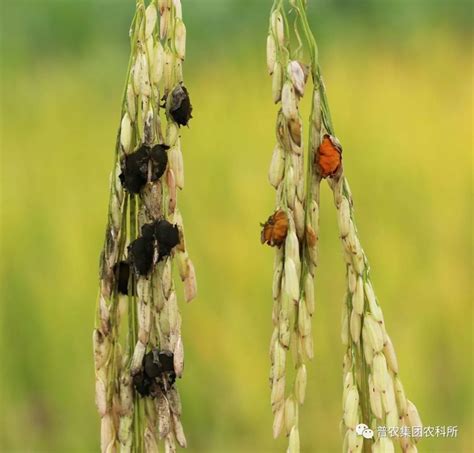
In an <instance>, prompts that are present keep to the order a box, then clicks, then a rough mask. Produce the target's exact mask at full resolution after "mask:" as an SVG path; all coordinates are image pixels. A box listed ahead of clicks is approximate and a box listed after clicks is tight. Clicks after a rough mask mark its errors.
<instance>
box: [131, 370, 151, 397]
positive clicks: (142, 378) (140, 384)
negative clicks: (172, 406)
mask: <svg viewBox="0 0 474 453" xmlns="http://www.w3.org/2000/svg"><path fill="white" fill-rule="evenodd" d="M133 385H134V387H135V390H136V391H137V392H138V393H139V394H140V395H141V396H148V395H150V391H151V387H152V380H151V379H149V378H148V377H147V376H146V375H145V373H143V371H140V372H139V373H137V374H135V375H134V376H133Z"/></svg>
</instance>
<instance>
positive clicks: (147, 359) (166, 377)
mask: <svg viewBox="0 0 474 453" xmlns="http://www.w3.org/2000/svg"><path fill="white" fill-rule="evenodd" d="M173 357H174V356H173V353H172V352H171V351H167V350H163V351H160V350H159V349H158V348H154V349H152V350H151V351H150V352H148V353H147V354H145V356H144V357H143V362H142V367H141V369H140V371H139V372H138V373H136V374H135V375H134V376H133V385H134V387H135V390H136V391H137V392H138V393H139V394H140V395H141V396H151V397H152V398H153V397H155V396H156V395H157V394H158V392H159V391H162V392H166V391H167V390H168V389H169V388H171V387H172V386H173V384H174V383H175V381H176V373H175V371H174V364H173Z"/></svg>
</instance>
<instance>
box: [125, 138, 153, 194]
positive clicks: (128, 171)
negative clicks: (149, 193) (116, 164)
mask: <svg viewBox="0 0 474 453" xmlns="http://www.w3.org/2000/svg"><path fill="white" fill-rule="evenodd" d="M149 159H150V157H149V152H148V147H147V146H146V145H142V146H141V147H140V148H138V150H137V151H135V152H134V153H132V154H130V155H128V156H126V157H125V160H124V161H123V163H122V173H121V175H120V181H121V182H122V185H123V186H124V187H125V189H126V190H128V191H129V192H130V193H139V192H140V189H141V188H142V187H143V186H144V185H145V184H146V182H147V176H148V161H149Z"/></svg>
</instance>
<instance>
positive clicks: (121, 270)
mask: <svg viewBox="0 0 474 453" xmlns="http://www.w3.org/2000/svg"><path fill="white" fill-rule="evenodd" d="M114 272H115V275H116V281H117V291H118V292H119V293H120V294H125V295H126V294H128V279H129V277H130V265H129V264H128V263H127V262H126V261H120V262H119V263H117V264H116V265H115V266H114Z"/></svg>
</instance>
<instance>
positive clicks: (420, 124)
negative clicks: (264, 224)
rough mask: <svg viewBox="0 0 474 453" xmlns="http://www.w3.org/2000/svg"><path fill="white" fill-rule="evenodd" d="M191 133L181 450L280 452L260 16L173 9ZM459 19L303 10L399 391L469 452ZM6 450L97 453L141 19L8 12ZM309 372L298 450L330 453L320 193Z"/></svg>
mask: <svg viewBox="0 0 474 453" xmlns="http://www.w3.org/2000/svg"><path fill="white" fill-rule="evenodd" d="M183 3H184V13H185V21H186V23H187V24H188V43H189V46H188V51H189V52H188V55H189V58H188V61H187V63H186V67H185V71H186V74H185V76H186V79H187V81H188V82H187V85H188V86H189V89H190V92H191V95H192V99H193V103H194V116H195V118H194V119H193V120H192V122H191V127H190V129H189V130H184V131H183V142H184V145H183V149H184V155H185V169H186V186H185V190H184V192H183V193H182V194H181V195H180V204H181V207H182V212H183V214H184V217H185V223H186V226H187V236H188V244H189V249H190V252H191V254H192V257H193V260H194V261H195V265H196V269H197V272H198V279H199V298H198V299H197V300H196V301H195V302H193V303H192V304H191V305H188V306H182V313H183V318H184V320H183V334H184V337H185V342H186V343H185V346H186V371H185V376H184V380H183V381H182V382H179V384H178V385H179V387H180V390H181V391H182V397H183V404H184V424H185V428H186V430H187V433H188V441H189V446H190V448H189V451H190V452H236V453H237V452H239V453H240V452H248V451H252V452H257V453H258V452H267V451H268V452H270V451H283V449H284V441H273V440H272V438H271V423H272V421H271V411H270V406H269V386H268V381H267V376H268V366H269V360H268V344H269V340H270V334H271V315H270V313H271V289H270V288H271V275H272V262H273V251H272V250H270V249H269V248H267V247H263V246H261V245H260V243H259V222H260V221H262V220H264V219H265V218H266V217H268V215H269V214H270V211H271V209H272V206H273V197H274V191H273V189H272V188H271V187H270V185H269V184H268V183H267V179H266V174H267V166H268V163H269V159H270V156H271V151H272V147H273V142H274V135H273V133H274V132H273V128H274V117H275V108H274V106H273V105H272V104H271V88H270V85H271V82H270V80H269V79H268V77H267V75H266V72H265V55H264V48H265V35H266V30H267V15H268V9H269V8H270V3H271V2H269V1H268V2H267V1H263V0H253V1H251V0H245V1H244V0H240V1H237V0H227V1H225V0H214V1H210V0H205V1H199V2H197V1H186V0H184V1H183ZM468 5H469V4H468V3H467V2H460V1H452V2H447V1H444V2H443V1H410V2H409V1H408V0H406V1H393V0H390V1H384V2H382V1H375V0H372V1H364V2H355V1H341V0H339V1H329V0H310V17H311V21H312V24H313V25H314V31H315V34H316V36H317V38H318V42H319V45H320V53H321V60H322V67H323V73H324V75H325V80H326V84H327V88H328V93H329V97H330V104H331V108H332V113H333V118H334V122H335V126H336V131H337V133H338V136H339V138H340V140H341V142H342V143H343V146H344V162H345V168H346V173H347V175H348V177H349V180H350V183H351V186H352V191H353V194H354V198H355V203H356V210H357V211H356V215H357V221H358V226H359V231H360V234H361V239H362V242H363V246H364V247H365V250H366V252H367V254H368V256H369V259H370V261H371V265H372V274H373V280H374V285H375V289H376V291H377V294H378V297H379V299H380V301H381V304H382V306H383V308H384V312H385V319H386V323H387V326H388V329H389V331H390V333H391V336H392V340H393V341H394V343H395V346H396V349H397V352H398V358H399V362H400V368H401V373H402V379H403V382H404V383H405V387H406V391H407V394H408V395H409V397H410V398H412V399H413V400H414V401H415V402H416V404H417V407H418V409H419V411H420V414H421V417H422V419H423V421H424V423H425V424H426V425H433V426H437V425H457V426H458V428H459V434H458V437H457V438H456V439H427V440H424V441H423V444H422V445H421V446H420V451H429V452H461V451H466V452H467V451H473V445H472V443H471V442H472V436H473V431H472V426H473V425H472V418H471V415H472V405H471V403H472V392H471V387H472V342H471V340H472V326H471V323H470V320H471V316H472V308H471V305H470V302H471V299H472V281H471V275H470V272H471V271H472V250H471V244H470V238H471V228H472V193H471V190H472V186H471V182H472V174H471V158H472V157H471V154H470V151H471V150H472V136H471V132H470V126H471V121H472V66H471V48H470V38H471V36H470V35H471V30H470V23H469V21H470V17H472V16H471V15H470V9H469V6H468ZM1 8H2V11H1V27H0V28H1V46H2V47H1V48H2V52H1V77H2V79H1V99H0V100H1V199H2V203H1V282H2V283H1V285H2V286H1V312H0V313H1V318H0V319H1V332H2V335H1V338H2V342H1V349H0V352H1V358H2V366H1V367H0V369H1V372H0V373H1V374H0V375H1V384H2V394H1V395H2V401H1V408H2V409H1V419H0V435H1V437H0V449H1V450H2V451H17V452H19V451H81V452H82V451H97V445H98V432H99V429H98V428H99V424H98V417H97V416H96V413H95V408H94V402H93V399H94V396H93V390H94V389H93V386H94V379H93V364H92V357H91V352H92V351H91V349H92V348H91V330H92V327H93V317H94V308H95V298H96V293H97V265H98V255H99V251H100V249H101V246H102V240H103V232H104V225H105V218H106V205H107V196H108V175H109V171H110V169H111V166H112V156H113V146H114V143H115V135H116V128H117V126H118V120H119V118H118V114H119V108H120V97H121V91H122V85H123V77H124V74H125V67H126V62H127V59H128V39H127V30H128V24H129V21H130V18H131V14H132V11H133V1H132V0H130V1H92V0H91V1H80V2H77V1H42V0H29V1H25V0H16V1H15V2H3V3H2V5H1ZM321 222H322V224H321V261H320V267H319V269H318V275H317V287H316V294H317V302H318V309H317V313H316V317H315V319H314V332H315V345H316V358H315V360H314V361H313V363H312V365H311V366H310V369H309V383H308V390H307V394H308V398H307V402H306V403H305V405H304V407H303V409H302V410H303V411H304V416H303V417H302V422H303V426H302V427H301V439H302V448H303V451H307V452H311V451H328V452H329V451H340V445H341V439H340V435H339V432H338V424H339V420H340V417H341V401H340V400H341V387H342V383H341V365H340V364H341V360H342V352H343V348H342V346H341V341H340V336H339V330H340V311H341V304H342V298H343V293H344V270H343V261H342V256H341V250H340V245H339V243H338V238H337V233H336V230H337V229H336V224H335V211H334V209H333V207H332V201H331V196H330V192H329V190H327V188H324V190H323V191H322V220H321Z"/></svg>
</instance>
